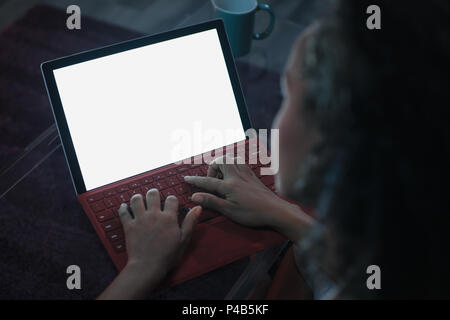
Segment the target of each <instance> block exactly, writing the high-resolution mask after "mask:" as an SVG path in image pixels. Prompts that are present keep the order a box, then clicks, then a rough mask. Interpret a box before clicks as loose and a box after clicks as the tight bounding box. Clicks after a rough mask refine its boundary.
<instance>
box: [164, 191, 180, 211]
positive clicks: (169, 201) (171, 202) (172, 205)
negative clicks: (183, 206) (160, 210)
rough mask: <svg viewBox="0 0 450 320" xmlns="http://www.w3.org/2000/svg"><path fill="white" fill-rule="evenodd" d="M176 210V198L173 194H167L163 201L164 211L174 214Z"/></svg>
mask: <svg viewBox="0 0 450 320" xmlns="http://www.w3.org/2000/svg"><path fill="white" fill-rule="evenodd" d="M177 212H178V199H177V197H175V196H168V197H167V198H166V202H165V203H164V213H166V214H172V215H176V214H177Z"/></svg>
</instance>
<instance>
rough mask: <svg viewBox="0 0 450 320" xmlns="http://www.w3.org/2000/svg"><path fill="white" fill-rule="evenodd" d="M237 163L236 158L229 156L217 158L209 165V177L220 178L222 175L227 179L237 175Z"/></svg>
mask: <svg viewBox="0 0 450 320" xmlns="http://www.w3.org/2000/svg"><path fill="white" fill-rule="evenodd" d="M235 163H236V158H233V157H230V156H227V155H225V156H221V157H217V158H216V159H214V160H213V161H211V163H210V164H209V167H208V173H207V176H208V177H220V175H222V176H223V178H224V179H225V178H227V177H231V176H233V175H236V174H237V172H238V170H237V168H236V165H235Z"/></svg>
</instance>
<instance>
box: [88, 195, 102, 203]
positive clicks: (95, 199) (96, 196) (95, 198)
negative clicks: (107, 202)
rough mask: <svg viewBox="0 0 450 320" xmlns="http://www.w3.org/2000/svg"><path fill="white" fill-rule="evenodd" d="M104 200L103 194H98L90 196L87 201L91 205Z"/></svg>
mask: <svg viewBox="0 0 450 320" xmlns="http://www.w3.org/2000/svg"><path fill="white" fill-rule="evenodd" d="M102 199H103V194H102V193H97V194H93V195H89V196H88V198H87V201H88V202H89V203H93V202H95V201H98V200H102Z"/></svg>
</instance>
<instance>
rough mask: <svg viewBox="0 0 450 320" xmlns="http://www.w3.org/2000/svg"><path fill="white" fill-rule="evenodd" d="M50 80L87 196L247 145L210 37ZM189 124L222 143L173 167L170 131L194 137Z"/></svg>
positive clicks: (129, 54)
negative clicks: (167, 167)
mask: <svg viewBox="0 0 450 320" xmlns="http://www.w3.org/2000/svg"><path fill="white" fill-rule="evenodd" d="M54 76H55V80H56V84H57V87H58V92H59V95H60V98H61V103H62V106H63V109H64V113H65V116H66V120H67V123H68V126H69V131H70V134H71V137H72V141H73V145H74V148H75V152H76V155H77V158H78V162H79V165H80V169H81V173H82V176H83V180H84V183H85V185H86V190H91V189H94V188H97V187H100V186H103V185H106V184H109V183H112V182H115V181H118V180H121V179H125V178H128V177H131V176H133V175H136V174H139V173H142V172H145V171H148V170H151V169H155V168H158V167H161V166H163V165H167V164H170V163H173V162H174V161H178V160H182V159H184V158H187V157H190V156H192V155H196V154H200V153H203V152H206V151H209V150H212V149H215V148H219V147H222V146H224V145H228V144H231V143H234V142H237V141H241V140H244V139H245V133H244V129H243V127H242V122H241V118H240V116H239V111H238V107H237V103H236V100H235V96H234V93H233V89H232V86H231V82H230V79H229V75H228V71H227V68H226V64H225V60H224V57H223V53H222V49H221V46H220V41H219V38H218V34H217V31H216V30H215V29H213V30H208V31H203V32H199V33H196V34H192V35H188V36H184V37H180V38H176V39H173V40H168V41H164V42H160V43H157V44H152V45H148V46H144V47H141V48H137V49H132V50H129V51H125V52H121V53H117V54H114V55H110V56H106V57H102V58H98V59H94V60H90V61H87V62H83V63H79V64H75V65H71V66H68V67H63V68H60V69H56V70H54ZM194 123H195V124H196V125H197V127H198V125H201V128H202V132H205V131H207V130H214V131H215V132H219V133H223V136H224V137H225V139H214V138H213V139H211V138H209V139H208V141H206V142H205V141H203V142H202V143H201V144H199V143H194V144H193V145H192V149H191V151H190V152H189V154H186V152H185V154H183V156H180V158H179V159H173V149H174V148H176V147H177V146H179V141H178V142H177V141H174V139H173V133H174V130H183V131H184V132H188V133H191V137H193V136H195V133H194V132H193V131H195V128H194V127H195V126H194V125H193V124H194ZM225 132H227V133H226V134H225ZM230 132H232V134H230ZM213 136H214V135H213Z"/></svg>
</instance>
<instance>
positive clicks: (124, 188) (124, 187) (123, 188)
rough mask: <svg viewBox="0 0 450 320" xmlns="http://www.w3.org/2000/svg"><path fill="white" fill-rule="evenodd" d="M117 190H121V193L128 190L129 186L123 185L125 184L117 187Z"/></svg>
mask: <svg viewBox="0 0 450 320" xmlns="http://www.w3.org/2000/svg"><path fill="white" fill-rule="evenodd" d="M116 191H117V192H119V193H123V192H126V191H128V187H127V186H125V185H123V186H120V187H117V188H116Z"/></svg>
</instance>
